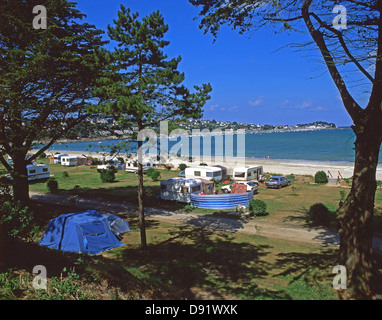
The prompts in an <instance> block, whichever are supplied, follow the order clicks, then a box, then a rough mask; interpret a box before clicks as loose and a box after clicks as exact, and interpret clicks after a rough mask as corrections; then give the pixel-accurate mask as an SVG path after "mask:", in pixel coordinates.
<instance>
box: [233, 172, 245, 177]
mask: <svg viewBox="0 0 382 320" xmlns="http://www.w3.org/2000/svg"><path fill="white" fill-rule="evenodd" d="M235 177H238V178H244V177H245V172H235Z"/></svg>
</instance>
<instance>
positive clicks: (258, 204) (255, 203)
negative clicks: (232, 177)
mask: <svg viewBox="0 0 382 320" xmlns="http://www.w3.org/2000/svg"><path fill="white" fill-rule="evenodd" d="M248 209H249V212H251V213H253V215H254V216H265V215H267V205H266V203H265V202H264V201H263V200H259V199H256V200H254V199H252V200H251V201H250V202H249V205H248Z"/></svg>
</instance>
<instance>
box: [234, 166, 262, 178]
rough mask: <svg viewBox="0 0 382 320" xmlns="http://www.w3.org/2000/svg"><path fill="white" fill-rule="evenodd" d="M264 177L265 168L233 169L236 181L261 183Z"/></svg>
mask: <svg viewBox="0 0 382 320" xmlns="http://www.w3.org/2000/svg"><path fill="white" fill-rule="evenodd" d="M262 175H263V167H262V166H259V167H247V168H246V167H238V168H234V169H233V174H232V179H233V180H236V181H259V180H260V179H261V177H262Z"/></svg>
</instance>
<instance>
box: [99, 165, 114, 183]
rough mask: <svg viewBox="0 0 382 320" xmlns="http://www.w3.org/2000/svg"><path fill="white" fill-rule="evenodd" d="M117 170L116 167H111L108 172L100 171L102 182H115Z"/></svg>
mask: <svg viewBox="0 0 382 320" xmlns="http://www.w3.org/2000/svg"><path fill="white" fill-rule="evenodd" d="M116 172H117V170H116V169H115V168H114V167H111V168H109V169H106V170H100V177H101V180H102V182H109V183H110V182H113V181H114V180H115V173H116Z"/></svg>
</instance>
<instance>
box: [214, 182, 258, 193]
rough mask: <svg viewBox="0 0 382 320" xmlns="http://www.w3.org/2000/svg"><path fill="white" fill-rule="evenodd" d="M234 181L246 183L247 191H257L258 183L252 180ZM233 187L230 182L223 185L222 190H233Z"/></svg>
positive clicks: (225, 191)
mask: <svg viewBox="0 0 382 320" xmlns="http://www.w3.org/2000/svg"><path fill="white" fill-rule="evenodd" d="M234 183H237V184H245V185H246V186H247V191H251V190H254V192H255V193H256V192H257V185H256V184H255V183H254V182H252V181H235V182H234ZM231 187H232V184H228V185H225V186H222V187H221V188H220V190H222V191H223V192H224V193H229V192H231Z"/></svg>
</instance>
